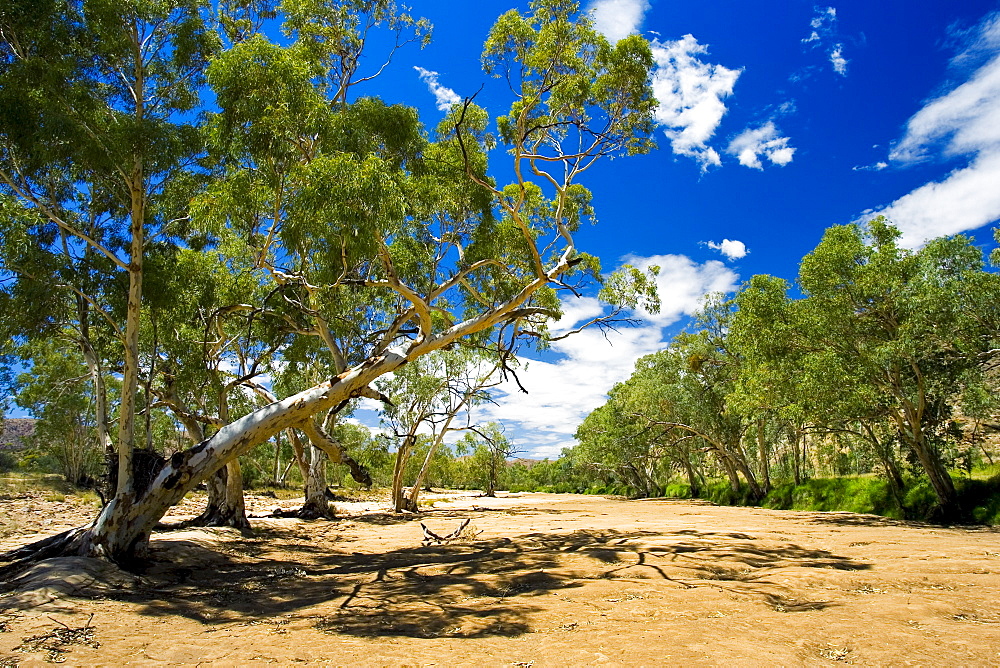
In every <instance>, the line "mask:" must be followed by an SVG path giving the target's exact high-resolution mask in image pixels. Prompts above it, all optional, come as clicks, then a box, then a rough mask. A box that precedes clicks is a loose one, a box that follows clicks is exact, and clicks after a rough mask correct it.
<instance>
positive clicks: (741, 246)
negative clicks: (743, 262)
mask: <svg viewBox="0 0 1000 668" xmlns="http://www.w3.org/2000/svg"><path fill="white" fill-rule="evenodd" d="M705 245H706V246H708V247H709V248H711V249H713V250H717V251H719V252H720V253H722V254H723V255H725V256H726V257H728V258H729V259H730V260H739V259H740V258H743V257H746V256H747V253H749V252H750V251H748V250H747V245H746V244H745V243H743V242H742V241H737V240H735V239H723V240H722V242H721V243H716V242H714V241H706V242H705Z"/></svg>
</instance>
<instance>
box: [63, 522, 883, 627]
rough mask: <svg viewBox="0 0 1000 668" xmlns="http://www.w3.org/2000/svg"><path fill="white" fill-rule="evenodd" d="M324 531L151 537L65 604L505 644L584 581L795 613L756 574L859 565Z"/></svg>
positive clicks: (723, 544)
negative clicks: (370, 541) (123, 575)
mask: <svg viewBox="0 0 1000 668" xmlns="http://www.w3.org/2000/svg"><path fill="white" fill-rule="evenodd" d="M452 514H454V515H455V516H458V515H463V514H464V515H466V516H467V514H468V511H467V510H466V511H459V510H455V511H450V510H449V511H444V512H440V513H438V512H435V514H434V517H435V518H450V517H452ZM420 517H421V516H414V517H408V516H397V515H393V514H386V515H377V514H376V515H366V516H354V517H350V518H348V520H349V523H351V524H354V525H362V526H360V528H359V531H360V532H361V533H366V532H370V531H371V528H374V527H377V526H380V525H383V524H398V523H403V522H411V521H414V520H416V519H419V518H420ZM389 519H391V520H392V521H391V522H390V521H389ZM328 524H329V529H325V530H326V531H328V532H336V533H337V534H338V535H336V536H327V539H326V540H317V535H316V534H308V533H306V532H303V531H301V527H298V530H296V526H281V525H270V526H263V527H256V530H255V533H254V535H253V536H244V535H241V534H239V532H237V531H235V530H215V531H214V532H208V533H206V532H205V531H204V530H199V531H193V532H190V533H183V532H171V533H169V534H161V535H157V536H155V537H154V540H153V541H152V543H151V553H150V559H149V560H148V561H147V562H146V563H145V564H144V565H143V566H144V567H143V568H142V569H140V572H139V574H138V577H137V578H135V580H134V581H133V582H132V584H131V585H130V586H123V587H120V588H113V589H112V588H100V589H95V590H93V591H92V592H91V593H88V592H86V591H81V592H77V593H75V594H74V596H76V597H78V598H88V597H89V598H103V599H112V600H117V601H122V602H128V603H131V604H133V605H135V606H137V608H138V609H137V612H138V613H139V614H142V615H145V616H153V617H158V616H172V615H177V616H183V617H186V618H189V619H193V620H197V621H199V622H202V623H204V624H207V625H219V624H236V623H243V624H245V623H262V622H263V621H264V620H273V619H275V618H280V617H282V616H285V617H287V616H290V615H296V614H298V615H299V616H300V617H302V618H307V619H311V620H313V621H311V622H309V623H312V624H313V625H314V626H315V628H316V629H318V630H319V631H322V632H325V633H333V634H346V635H354V636H359V637H373V636H409V637H438V636H448V637H489V636H503V637H512V636H517V635H521V634H524V633H530V632H532V626H531V621H532V618H533V616H534V615H536V614H537V613H540V612H541V611H543V610H544V609H545V607H544V606H545V605H546V604H547V599H544V598H543V597H544V596H545V595H546V594H551V593H552V592H556V591H561V590H566V589H568V588H580V587H583V586H585V585H586V584H587V583H588V582H592V581H594V580H600V579H611V580H613V579H618V578H622V579H636V578H642V579H656V580H662V581H665V582H669V583H671V584H672V585H673V586H676V587H678V588H680V589H684V590H693V589H698V588H700V587H705V586H711V587H714V588H717V589H722V590H726V591H733V592H735V593H739V594H742V595H750V596H752V597H756V598H757V600H759V601H760V602H762V603H763V604H765V605H768V606H770V607H772V608H774V609H775V610H781V611H786V612H796V611H806V610H820V609H823V608H824V607H826V606H827V605H828V604H827V603H826V602H822V601H800V600H797V599H795V598H794V597H791V596H789V595H787V594H786V590H784V589H783V588H782V586H781V585H779V584H777V583H775V582H772V581H770V580H768V579H767V577H766V576H767V574H768V572H769V570H770V569H775V568H781V567H783V566H797V567H807V568H817V569H836V570H852V571H854V570H864V569H867V568H869V567H870V566H869V565H868V564H866V563H864V562H860V561H857V560H854V559H852V558H850V557H846V556H841V555H837V554H835V553H832V552H829V551H826V550H820V549H809V548H805V547H801V546H798V545H793V544H784V545H777V546H775V545H766V544H762V543H761V542H760V541H757V540H755V539H754V537H753V536H750V535H748V534H743V533H737V532H730V533H724V532H698V531H694V530H690V529H684V530H678V531H673V532H670V531H667V532H659V531H651V530H634V531H621V530H616V529H601V530H597V529H578V530H575V531H572V532H569V533H545V532H535V533H529V534H522V535H519V536H516V537H515V538H496V539H490V540H473V541H470V542H464V543H452V544H448V545H436V546H416V545H415V546H413V547H402V548H396V549H388V550H384V551H381V552H362V551H352V550H351V543H352V541H356V540H360V538H358V537H357V536H354V535H346V533H344V532H343V531H342V530H341V529H338V523H337V522H330V523H328ZM346 524H347V523H345V526H346ZM205 536H207V537H208V539H205V538H204V537H205ZM213 537H214V539H213V540H209V539H212V538H213ZM416 540H417V536H416V535H415V536H414V542H416ZM694 595H697V594H694V593H692V596H694ZM255 620H256V621H255Z"/></svg>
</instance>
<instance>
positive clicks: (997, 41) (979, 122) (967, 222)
mask: <svg viewBox="0 0 1000 668" xmlns="http://www.w3.org/2000/svg"><path fill="white" fill-rule="evenodd" d="M969 63H980V64H979V65H978V66H977V67H975V69H974V70H973V71H972V72H971V73H969V74H968V75H967V76H966V77H965V79H966V80H965V81H964V82H962V83H961V84H959V85H957V86H955V87H953V88H952V89H951V90H950V91H948V92H947V93H945V94H943V95H941V96H940V97H937V98H935V99H932V100H930V101H928V102H927V103H926V104H925V105H924V106H923V108H921V109H920V110H919V111H918V112H917V113H916V114H914V115H913V116H912V117H911V118H910V120H909V121H908V122H907V124H906V131H905V134H904V135H903V138H902V139H901V140H900V141H899V142H898V143H897V144H896V145H895V147H894V148H893V149H892V151H891V152H890V153H889V159H890V160H891V161H892V162H894V163H896V164H898V165H901V166H905V165H909V164H914V163H919V162H924V161H927V160H931V159H935V158H938V159H940V158H963V157H964V158H967V163H966V164H965V165H964V166H961V167H958V168H956V169H955V170H953V171H952V172H951V173H949V174H948V175H947V176H945V177H944V178H943V179H942V180H940V181H935V182H931V183H927V184H924V185H923V186H920V187H919V188H917V189H915V190H913V191H912V192H910V193H908V194H906V195H903V196H902V197H900V198H899V199H897V200H896V201H894V202H892V203H891V204H889V205H888V206H886V207H883V208H881V209H874V210H869V211H866V212H864V214H863V218H868V217H871V216H872V215H875V214H882V215H885V216H886V217H888V218H889V219H890V220H891V221H892V222H893V223H895V224H896V225H897V226H898V227H899V229H900V231H901V232H902V233H903V238H902V240H901V243H903V244H904V245H906V246H909V247H911V248H915V247H917V246H919V245H921V244H922V243H924V242H925V241H926V240H928V239H932V238H934V237H937V236H941V235H948V234H957V233H959V232H964V231H967V230H973V229H976V228H978V227H982V226H983V225H987V224H989V223H992V222H994V221H996V220H998V219H1000V187H998V185H997V184H1000V13H998V12H995V13H992V14H990V15H988V16H987V17H986V18H985V19H984V20H983V21H982V22H981V23H980V25H979V26H978V29H977V30H975V31H974V32H973V33H971V37H970V39H969V44H968V46H967V47H966V48H965V49H964V50H963V51H962V52H961V53H959V54H958V55H957V56H956V57H955V58H954V59H953V61H952V64H953V65H954V66H956V67H963V66H966V65H967V64H969Z"/></svg>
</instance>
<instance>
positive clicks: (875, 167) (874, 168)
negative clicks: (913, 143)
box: [851, 160, 889, 172]
mask: <svg viewBox="0 0 1000 668" xmlns="http://www.w3.org/2000/svg"><path fill="white" fill-rule="evenodd" d="M888 166H889V163H887V162H885V161H883V160H879V161H878V162H876V163H874V164H872V165H855V166H854V167H851V169H852V170H853V171H855V172H881V171H882V170H883V169H885V168H886V167H888Z"/></svg>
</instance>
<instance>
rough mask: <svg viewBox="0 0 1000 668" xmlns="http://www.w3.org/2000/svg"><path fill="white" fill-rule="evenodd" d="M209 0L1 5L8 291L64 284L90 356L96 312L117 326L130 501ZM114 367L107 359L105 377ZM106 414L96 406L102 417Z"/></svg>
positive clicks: (204, 52)
mask: <svg viewBox="0 0 1000 668" xmlns="http://www.w3.org/2000/svg"><path fill="white" fill-rule="evenodd" d="M209 10H210V6H209V3H207V2H203V1H202V0H154V1H151V2H143V3H122V2H112V1H108V0H88V1H86V2H82V1H74V0H51V1H47V2H41V3H39V2H32V1H25V0H11V1H10V2H5V3H4V5H3V7H2V8H0V210H2V212H0V226H2V230H0V231H2V232H3V235H2V236H3V238H4V244H3V245H4V251H3V265H2V270H3V271H4V272H7V273H8V275H12V276H14V277H15V279H16V280H14V281H13V283H12V285H11V284H9V285H8V289H7V290H5V292H6V293H7V299H8V300H13V301H14V302H16V303H20V304H21V305H22V307H23V306H24V305H26V304H28V303H30V302H28V301H25V300H26V299H28V298H29V295H38V294H39V293H42V292H44V291H46V290H48V291H51V292H52V293H54V294H53V295H52V296H51V297H50V298H48V299H46V300H43V301H39V302H38V303H37V304H36V306H38V307H43V308H40V309H39V311H40V312H42V313H44V314H46V315H49V316H51V317H57V318H64V319H67V320H71V321H73V322H74V325H75V329H76V331H77V334H78V336H79V343H80V346H81V348H82V350H83V353H84V355H85V356H88V363H90V364H91V365H92V366H93V365H94V363H93V359H94V358H95V357H96V354H95V353H94V350H93V348H94V346H92V345H91V342H90V333H89V331H88V330H89V328H90V327H92V326H93V324H92V323H91V322H90V319H91V318H92V317H95V318H98V319H99V320H100V321H101V322H100V324H101V326H102V327H105V328H106V329H107V330H108V332H109V334H108V335H107V336H108V338H110V339H112V340H113V343H114V351H113V352H112V353H110V354H109V357H108V360H107V361H108V363H109V364H110V365H111V366H112V367H113V370H114V371H118V370H120V372H121V377H122V392H121V396H120V405H119V407H118V411H117V413H118V435H117V442H116V443H115V447H116V448H117V451H118V456H119V459H118V470H119V475H118V481H119V485H118V490H117V497H118V498H119V503H120V504H124V505H129V504H130V503H132V502H133V501H134V500H135V492H134V490H133V489H132V475H131V474H132V465H131V460H132V450H133V448H134V439H135V415H136V403H135V402H136V398H137V393H138V386H139V375H140V368H139V332H140V323H141V307H142V291H143V277H144V259H145V256H146V252H147V248H148V246H149V245H150V244H151V243H154V242H155V241H157V239H164V238H169V237H171V236H174V235H176V234H178V233H179V232H182V231H183V229H182V228H183V227H184V218H185V214H184V211H183V208H181V204H180V203H181V202H183V201H185V198H184V197H183V195H182V193H184V192H185V191H186V190H187V186H188V184H189V183H190V181H191V179H190V178H189V177H188V176H186V174H188V173H189V171H188V168H189V166H190V164H191V162H192V161H193V159H194V158H195V157H196V156H197V155H198V153H199V151H200V140H199V136H198V132H197V130H196V128H195V127H194V126H193V125H192V121H193V119H194V115H193V114H192V113H191V112H193V110H194V109H195V108H196V106H197V104H198V88H199V86H201V85H202V82H203V75H204V68H205V65H206V64H207V60H208V58H209V57H211V55H212V54H213V53H215V52H216V50H217V49H218V46H219V39H218V36H217V35H216V33H215V31H213V30H211V29H210V26H209V25H208V24H209V19H208V13H209ZM67 293H68V294H72V295H73V296H74V298H75V300H76V305H75V309H69V310H68V311H69V312H67V309H66V308H65V307H62V308H60V305H58V304H52V302H53V300H59V299H63V295H65V294H67ZM49 306H52V307H53V309H52V310H50V309H49V308H48V307H49ZM60 311H62V313H60ZM74 312H75V313H74ZM52 314H57V315H52ZM92 314H99V315H92ZM13 333H14V334H18V333H19V334H21V335H24V332H13ZM107 372H108V370H106V369H105V370H101V369H98V370H97V371H96V372H95V373H94V374H93V375H94V379H95V384H96V383H99V382H100V379H101V378H102V377H103V376H104V375H106V373H107ZM96 395H97V397H98V400H99V401H100V400H101V398H102V397H103V396H104V391H103V388H100V387H98V388H97V389H96ZM101 412H103V411H102V408H99V409H98V413H101ZM107 421H108V420H107V419H104V418H102V417H98V427H99V429H103V428H104V425H105V424H106V423H107ZM102 438H107V439H108V440H110V437H107V436H104V435H102Z"/></svg>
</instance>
